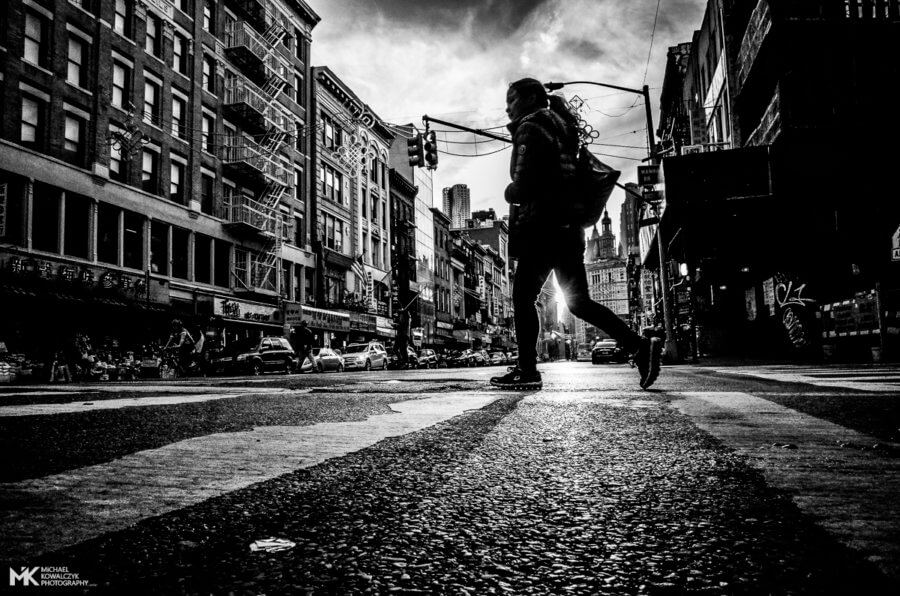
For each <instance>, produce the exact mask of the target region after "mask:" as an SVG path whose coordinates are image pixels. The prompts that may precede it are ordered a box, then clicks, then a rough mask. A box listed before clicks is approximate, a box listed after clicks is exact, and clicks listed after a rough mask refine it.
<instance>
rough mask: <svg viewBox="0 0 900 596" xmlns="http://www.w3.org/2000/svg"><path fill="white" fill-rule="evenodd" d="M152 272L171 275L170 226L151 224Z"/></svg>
mask: <svg viewBox="0 0 900 596" xmlns="http://www.w3.org/2000/svg"><path fill="white" fill-rule="evenodd" d="M150 271H152V272H153V273H159V274H161V275H168V274H169V224H166V223H163V222H161V221H153V222H150Z"/></svg>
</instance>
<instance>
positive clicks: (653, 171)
mask: <svg viewBox="0 0 900 596" xmlns="http://www.w3.org/2000/svg"><path fill="white" fill-rule="evenodd" d="M637 170H638V184H640V185H641V186H645V185H648V184H650V185H652V184H659V165H649V166H638V168H637Z"/></svg>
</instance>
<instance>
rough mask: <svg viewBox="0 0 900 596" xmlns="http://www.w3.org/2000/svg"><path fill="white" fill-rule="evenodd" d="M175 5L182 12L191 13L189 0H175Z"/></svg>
mask: <svg viewBox="0 0 900 596" xmlns="http://www.w3.org/2000/svg"><path fill="white" fill-rule="evenodd" d="M175 6H176V7H177V8H178V10H180V11H181V12H183V13H184V14H191V0H175Z"/></svg>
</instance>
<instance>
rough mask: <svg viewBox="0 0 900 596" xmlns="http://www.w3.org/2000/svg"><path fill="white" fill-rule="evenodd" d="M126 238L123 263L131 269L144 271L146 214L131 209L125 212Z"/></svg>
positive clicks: (123, 246) (123, 248)
mask: <svg viewBox="0 0 900 596" xmlns="http://www.w3.org/2000/svg"><path fill="white" fill-rule="evenodd" d="M123 219H124V220H125V225H124V228H125V238H124V240H123V242H122V250H123V254H122V257H123V260H122V264H123V265H124V266H125V267H128V268H130V269H139V270H140V271H143V270H144V268H145V267H146V264H145V263H144V216H143V215H139V214H137V213H133V212H131V211H126V212H125V217H124V218H123Z"/></svg>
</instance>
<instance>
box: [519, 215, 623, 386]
mask: <svg viewBox="0 0 900 596" xmlns="http://www.w3.org/2000/svg"><path fill="white" fill-rule="evenodd" d="M522 241H524V242H522V243H523V244H525V243H527V244H528V245H527V246H523V247H522V250H521V251H520V255H519V263H518V266H517V268H516V278H515V282H514V283H513V306H514V307H515V309H516V315H515V321H516V343H518V345H519V367H520V368H522V369H523V370H525V371H532V370H534V369H535V361H536V359H537V348H536V344H537V339H538V333H539V332H540V322H539V321H538V315H537V311H536V309H535V306H534V303H535V300H536V299H537V297H538V294H540V292H541V288H542V287H543V285H544V282H545V281H547V278H548V277H549V276H550V272H551V271H556V279H557V281H558V282H559V287H560V288H562V291H563V295H564V296H565V298H566V305H567V306H568V307H569V311H571V313H572V314H573V315H575V316H576V317H578V318H579V319H581V320H582V321H585V322H587V323H590V324H591V325H593V326H595V327H599V328H600V329H602V330H603V331H605V332H606V333H608V334H609V336H610V337H612V338H613V339H615V340H617V341H618V342H619V345H621V346H623V347H624V348H625V350H627V351H628V352H629V353H633V352H636V351H637V349H638V346H639V342H640V336H639V335H638V334H637V333H635V332H634V331H632V330H631V329H630V328H629V327H628V325H627V324H626V323H625V321H623V320H622V319H621V318H620V317H619V316H618V315H616V314H615V313H614V312H612V311H611V310H610V309H608V308H607V307H605V306H603V305H602V304H599V303H597V302H594V301H593V300H591V297H590V292H589V289H588V283H587V274H586V273H585V270H584V247H585V245H584V231H583V230H581V229H580V228H575V229H569V228H567V229H561V230H556V231H554V232H553V233H552V234H550V235H546V234H545V235H542V236H541V237H540V239H537V238H535V239H534V240H532V239H531V238H527V239H526V238H523V239H522Z"/></svg>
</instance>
